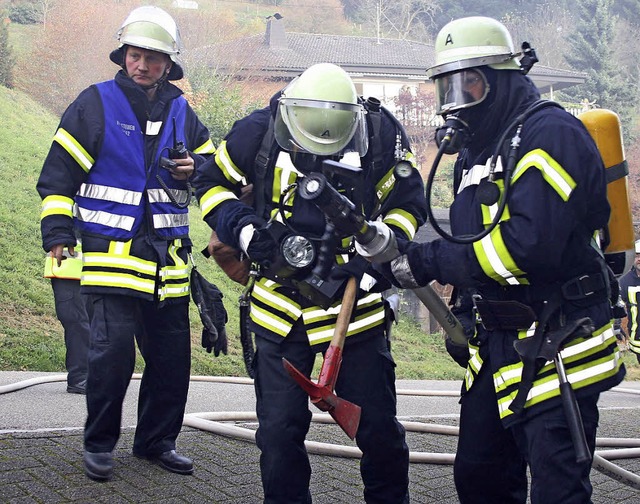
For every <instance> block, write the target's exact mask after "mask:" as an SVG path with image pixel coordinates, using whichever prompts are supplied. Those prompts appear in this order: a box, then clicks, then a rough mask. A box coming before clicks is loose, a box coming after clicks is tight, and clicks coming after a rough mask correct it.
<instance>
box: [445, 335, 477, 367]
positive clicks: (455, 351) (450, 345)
mask: <svg viewBox="0 0 640 504" xmlns="http://www.w3.org/2000/svg"><path fill="white" fill-rule="evenodd" d="M444 344H445V347H446V348H447V353H448V354H449V355H450V356H451V358H452V359H453V360H454V361H456V363H457V364H458V365H459V366H460V367H463V368H465V369H466V368H467V366H468V364H469V359H470V358H471V355H470V354H469V346H468V345H458V344H457V343H454V342H453V341H451V338H449V337H448V336H447V337H446V338H445V340H444Z"/></svg>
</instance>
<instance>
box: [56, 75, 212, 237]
mask: <svg viewBox="0 0 640 504" xmlns="http://www.w3.org/2000/svg"><path fill="white" fill-rule="evenodd" d="M96 88H97V89H98V91H99V93H100V97H101V99H102V102H103V109H104V124H105V132H104V138H103V143H102V148H101V152H100V153H99V155H98V156H97V160H96V162H95V163H94V164H93V166H92V167H91V168H90V169H89V175H88V177H87V181H86V183H85V184H83V185H82V186H81V188H80V190H79V191H78V194H77V195H76V204H77V209H76V212H75V217H76V221H77V225H78V228H79V229H80V230H81V231H82V232H87V233H92V234H97V235H99V236H103V237H106V238H111V239H116V240H123V241H126V240H129V239H131V238H132V237H133V236H134V235H135V233H136V231H137V230H138V228H139V227H140V225H141V223H142V222H143V219H144V214H145V210H144V207H145V204H146V203H145V198H144V194H145V191H147V194H148V195H149V196H148V198H147V199H148V204H149V206H150V208H151V213H152V215H153V216H154V217H155V216H160V217H159V218H157V219H155V218H154V219H153V222H154V223H156V224H158V226H157V227H154V228H155V230H156V234H158V236H160V237H162V238H165V239H174V238H180V237H184V236H187V235H188V232H189V228H188V218H185V216H187V215H188V208H183V209H181V208H177V207H176V206H175V205H174V204H172V203H171V201H170V199H169V197H168V196H166V193H165V194H164V195H161V193H163V192H164V190H163V189H162V188H161V187H160V184H159V183H158V181H157V179H156V174H159V175H160V177H161V178H162V179H163V181H164V182H165V184H166V185H167V187H168V188H169V189H170V190H171V191H172V192H173V193H174V194H175V195H177V196H178V198H182V199H179V201H184V200H185V199H186V197H187V196H188V194H187V193H186V184H185V182H184V181H176V180H174V179H173V178H172V177H171V175H170V174H169V172H168V171H167V170H164V169H160V168H159V167H158V164H157V159H159V157H160V155H161V154H162V152H163V149H165V148H167V147H171V146H172V145H173V120H174V119H175V124H176V131H177V132H178V135H182V134H183V133H182V132H183V131H184V123H185V116H186V110H187V107H186V101H185V100H184V98H182V97H179V98H177V99H175V100H173V101H172V102H171V108H170V111H169V114H168V116H167V117H168V118H170V121H169V120H168V121H166V122H165V124H163V126H162V127H161V128H160V132H159V137H158V150H157V152H156V153H155V157H154V159H153V160H151V161H149V160H145V159H144V156H145V135H144V132H143V131H141V130H140V126H139V124H138V120H137V118H136V116H135V114H134V112H133V110H132V109H131V106H130V104H129V102H128V100H127V98H126V96H125V95H124V93H123V92H122V90H121V89H120V87H119V86H118V85H117V84H116V83H115V81H107V82H103V83H100V84H96ZM180 140H183V141H184V142H185V143H186V139H181V138H180ZM68 143H71V144H73V145H75V144H74V143H73V142H71V141H70V140H68ZM205 146H206V145H204V146H200V147H201V148H205ZM187 148H189V146H188V145H187ZM147 163H149V164H150V166H147ZM147 178H148V181H147ZM174 216H179V217H177V218H174Z"/></svg>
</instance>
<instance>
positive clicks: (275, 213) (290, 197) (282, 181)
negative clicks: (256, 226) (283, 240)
mask: <svg viewBox="0 0 640 504" xmlns="http://www.w3.org/2000/svg"><path fill="white" fill-rule="evenodd" d="M297 179H298V171H297V170H296V169H295V168H294V166H293V163H292V162H291V158H290V157H289V155H288V154H287V153H286V152H280V153H279V154H278V160H277V161H276V165H275V167H274V168H273V187H272V190H271V201H272V203H273V207H274V208H273V210H272V211H271V217H273V218H275V219H277V220H278V222H283V219H282V215H281V214H280V211H279V208H280V197H281V195H282V193H283V192H284V191H286V190H287V188H288V187H289V186H290V185H291V184H293V183H294V182H295V181H296V180H297ZM295 198H296V191H289V193H288V194H287V197H286V199H285V200H284V205H283V207H284V212H283V213H284V216H285V218H287V219H288V218H290V217H291V211H290V210H287V208H292V207H293V202H294V200H295Z"/></svg>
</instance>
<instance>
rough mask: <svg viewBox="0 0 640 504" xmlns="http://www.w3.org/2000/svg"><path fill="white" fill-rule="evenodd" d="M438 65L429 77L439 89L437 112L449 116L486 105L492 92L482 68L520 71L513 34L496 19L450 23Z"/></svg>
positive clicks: (442, 33)
mask: <svg viewBox="0 0 640 504" xmlns="http://www.w3.org/2000/svg"><path fill="white" fill-rule="evenodd" d="M435 49H436V61H435V65H434V66H432V67H431V68H429V69H427V76H428V77H429V78H430V79H432V80H433V81H434V84H435V88H436V113H438V114H447V113H451V112H455V111H457V110H461V109H465V108H470V107H473V106H475V105H477V104H478V103H480V102H482V101H483V100H484V99H485V98H486V97H487V95H488V93H489V83H488V81H487V78H486V75H485V73H484V72H483V71H482V70H481V69H480V68H478V67H483V66H488V67H490V68H493V69H495V70H520V69H521V68H520V63H519V61H518V60H517V59H516V58H517V56H519V54H516V53H515V52H514V48H513V41H512V40H511V35H510V34H509V32H508V30H507V29H506V28H505V26H504V25H503V24H502V23H500V22H498V21H496V20H495V19H492V18H488V17H482V16H474V17H466V18H461V19H456V20H454V21H451V22H450V23H447V24H446V25H445V26H444V27H443V28H442V29H441V30H440V32H439V33H438V36H437V37H436V44H435Z"/></svg>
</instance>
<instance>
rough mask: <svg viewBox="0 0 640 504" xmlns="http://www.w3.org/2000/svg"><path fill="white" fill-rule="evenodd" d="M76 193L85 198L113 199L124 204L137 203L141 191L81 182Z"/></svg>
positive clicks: (140, 196)
mask: <svg viewBox="0 0 640 504" xmlns="http://www.w3.org/2000/svg"><path fill="white" fill-rule="evenodd" d="M78 195H79V196H83V197H85V198H92V199H98V200H104V201H114V202H116V203H122V204H124V205H136V206H137V205H139V204H140V200H141V199H142V193H141V192H138V191H127V190H126V189H119V188H117V187H109V186H104V185H98V184H82V185H81V186H80V189H78Z"/></svg>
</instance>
